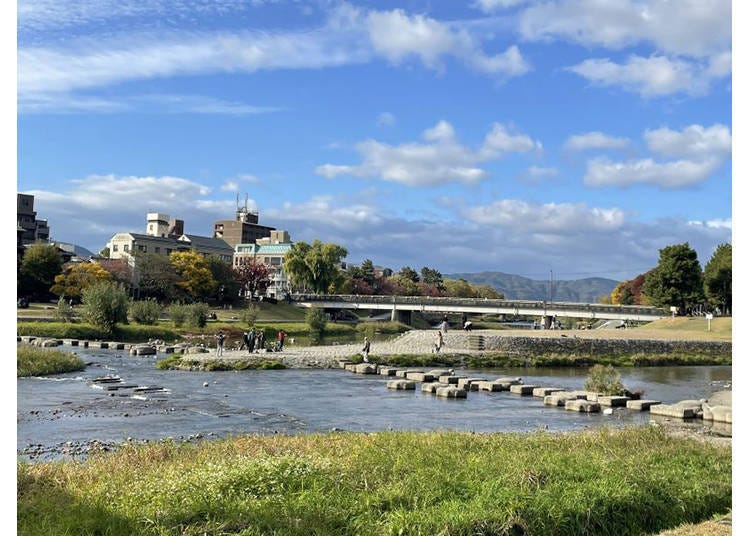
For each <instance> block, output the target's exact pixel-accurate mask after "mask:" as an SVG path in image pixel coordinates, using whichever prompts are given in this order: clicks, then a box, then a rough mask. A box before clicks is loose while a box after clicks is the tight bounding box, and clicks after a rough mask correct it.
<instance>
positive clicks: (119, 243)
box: [107, 212, 234, 263]
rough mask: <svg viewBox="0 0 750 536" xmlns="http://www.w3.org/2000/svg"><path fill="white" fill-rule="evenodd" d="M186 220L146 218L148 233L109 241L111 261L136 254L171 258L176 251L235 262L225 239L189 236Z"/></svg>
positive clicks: (152, 215)
mask: <svg viewBox="0 0 750 536" xmlns="http://www.w3.org/2000/svg"><path fill="white" fill-rule="evenodd" d="M183 227H184V222H183V221H182V220H175V219H170V217H169V215H167V214H160V213H156V212H150V213H149V214H148V215H147V216H146V233H145V234H141V233H127V232H126V233H117V234H115V235H114V236H113V237H112V238H110V240H109V242H107V248H109V258H110V259H122V258H127V257H129V256H131V255H132V254H133V253H135V252H137V251H138V252H143V253H156V254H159V255H169V254H170V253H172V252H173V251H190V250H191V249H195V250H196V251H197V252H198V253H200V254H202V255H205V256H207V257H208V256H211V255H216V256H218V257H219V258H221V259H222V260H224V261H226V262H230V263H231V262H232V256H233V254H234V250H233V249H232V248H231V246H229V244H227V243H226V242H224V241H223V240H221V239H218V238H211V237H207V236H198V235H192V234H185V233H184V232H183Z"/></svg>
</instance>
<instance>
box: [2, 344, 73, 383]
mask: <svg viewBox="0 0 750 536" xmlns="http://www.w3.org/2000/svg"><path fill="white" fill-rule="evenodd" d="M84 368H86V365H85V364H84V362H83V361H82V360H81V358H80V357H78V356H76V355H73V354H71V353H70V352H61V351H59V350H53V349H51V348H35V347H33V346H29V345H27V344H19V345H18V350H17V353H16V377H18V378H21V377H24V376H45V375H48V374H62V373H63V372H73V371H75V370H83V369H84Z"/></svg>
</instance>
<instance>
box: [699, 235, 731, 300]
mask: <svg viewBox="0 0 750 536" xmlns="http://www.w3.org/2000/svg"><path fill="white" fill-rule="evenodd" d="M703 280H704V281H703V283H704V290H705V291H706V297H707V298H708V302H709V303H710V304H711V305H712V306H714V307H719V308H720V309H721V312H722V313H723V314H728V312H730V311H731V310H732V245H731V244H719V246H717V248H716V249H715V250H714V253H713V255H711V259H710V260H709V261H708V262H707V263H706V268H705V270H704V271H703Z"/></svg>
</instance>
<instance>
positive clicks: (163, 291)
mask: <svg viewBox="0 0 750 536" xmlns="http://www.w3.org/2000/svg"><path fill="white" fill-rule="evenodd" d="M134 258H135V276H134V279H135V286H136V287H137V293H138V296H139V297H141V298H154V299H156V300H157V301H160V302H161V301H166V302H172V301H176V300H178V299H179V298H181V291H180V289H179V287H178V286H177V282H178V281H179V277H178V276H177V273H176V272H175V270H174V267H173V266H172V264H171V263H170V262H169V257H167V256H166V255H159V254H158V253H142V252H136V253H135V256H134Z"/></svg>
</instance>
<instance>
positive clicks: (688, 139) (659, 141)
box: [643, 124, 732, 158]
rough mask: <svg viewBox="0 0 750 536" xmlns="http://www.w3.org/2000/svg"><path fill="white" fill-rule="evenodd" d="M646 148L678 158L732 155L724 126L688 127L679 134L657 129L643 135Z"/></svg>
mask: <svg viewBox="0 0 750 536" xmlns="http://www.w3.org/2000/svg"><path fill="white" fill-rule="evenodd" d="M643 137H644V139H645V140H646V144H647V145H648V148H649V149H650V150H651V151H653V152H655V153H658V154H661V155H664V156H671V157H678V158H706V157H708V158H723V157H726V156H727V155H730V154H731V153H732V134H731V132H730V131H729V127H727V126H726V125H720V124H716V125H712V126H710V127H708V128H704V127H703V126H701V125H690V126H688V127H685V128H684V129H683V130H682V131H681V132H678V131H675V130H672V129H669V128H659V129H656V130H647V131H646V132H645V133H644V134H643Z"/></svg>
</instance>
